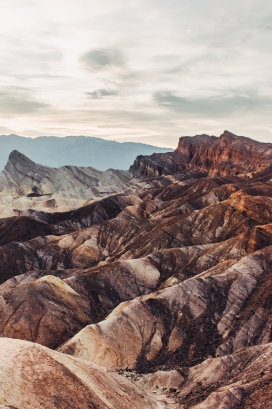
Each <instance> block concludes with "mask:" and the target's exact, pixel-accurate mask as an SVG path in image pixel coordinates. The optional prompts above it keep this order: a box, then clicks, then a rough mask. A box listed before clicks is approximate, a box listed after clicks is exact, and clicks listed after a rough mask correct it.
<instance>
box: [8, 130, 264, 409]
mask: <svg viewBox="0 0 272 409" xmlns="http://www.w3.org/2000/svg"><path fill="white" fill-rule="evenodd" d="M271 165H272V145H271V144H261V143H259V142H255V141H253V140H250V139H248V138H243V137H238V136H235V135H233V134H231V133H229V132H224V134H223V135H222V136H221V137H220V138H216V137H210V136H207V135H204V136H196V137H193V138H189V137H186V138H181V139H180V142H179V145H178V148H177V150H176V151H175V152H173V153H165V154H157V155H152V156H151V157H144V156H141V157H138V158H137V159H136V161H135V163H134V165H133V166H132V167H131V168H130V172H131V173H132V174H133V179H132V180H131V181H128V183H127V181H126V180H124V181H123V180H122V182H126V183H127V188H126V189H123V191H122V193H116V192H115V194H112V195H110V196H109V197H105V198H101V200H99V201H96V202H95V203H93V204H89V205H87V206H85V207H82V208H79V209H77V210H72V211H68V212H62V213H60V212H51V213H47V212H45V211H42V212H37V211H35V210H32V211H26V213H24V215H19V216H17V217H11V218H6V219H2V220H1V225H0V240H1V243H0V244H1V246H0V260H1V263H0V280H1V283H2V284H1V285H0V311H1V312H0V334H1V336H2V337H3V340H2V341H1V350H3V351H4V352H3V357H2V361H3V362H4V364H3V365H4V366H3V368H4V370H3V375H1V377H0V384H1V388H0V404H2V405H3V407H9V408H11V407H15V408H17V406H16V405H19V406H18V408H17V409H19V408H20V409H22V408H33V409H34V408H35V409H36V408H42V407H46V408H50V409H51V408H59V407H63V408H73V409H74V408H78V409H79V408H81V409H82V408H111V409H113V408H116V409H117V408H132V407H133V408H134V407H135V408H138V407H139V408H143V407H144V408H173V409H174V408H181V409H193V408H195V409H204V408H205V409H206V408H210V409H218V408H220V409H223V408H224V409H225V408H226V409H229V408H231V409H238V408H239V409H240V408H243V409H249V408H250V409H253V408H254V409H255V408H256V409H267V408H268V407H270V404H271V402H272V395H271V383H272V355H271V354H272V344H271V340H272V278H271V277H272V166H271ZM29 166H30V168H31V166H34V165H31V164H30V165H29ZM29 171H30V172H31V169H30V170H29ZM12 172H13V170H12V169H10V170H9V174H12ZM122 177H123V176H122ZM131 177H132V176H131ZM86 178H87V176H86ZM88 183H89V182H88ZM29 186H30V187H31V184H30V185H29ZM132 187H133V188H132ZM10 338H13V340H12V341H10V340H9V339H10ZM20 340H21V341H20ZM39 344H40V345H39ZM52 349H53V350H54V351H52ZM11 350H12V353H11ZM2 361H1V359H0V362H2ZM25 367H26V368H31V374H32V376H31V377H26V378H25V376H22V375H21V372H20V369H19V368H25ZM49 368H50V371H51V378H52V382H51V383H48V382H46V379H47V376H48V375H47V373H48V371H49ZM27 370H29V369H27ZM67 371H69V376H68V372H67ZM67 377H68V378H67ZM38 378H39V379H40V380H41V381H39V384H38V383H37V382H38V381H37V379H38ZM71 380H72V381H71ZM13 382H15V383H16V388H15V390H14V391H12V392H11V390H10V389H9V385H10V384H11V383H13ZM56 382H60V384H61V385H63V386H62V387H61V389H62V390H61V391H60V390H56V388H55V386H54V385H55V384H56ZM98 385H99V386H98ZM101 385H102V386H101ZM75 389H77V390H78V391H79V398H78V399H76V400H73V399H74V396H72V395H74V393H75V392H74V391H75ZM52 391H53V392H52ZM52 393H53V395H52ZM70 395H71V399H69V396H70ZM34 396H38V398H36V399H35V398H34ZM52 396H53V397H54V398H52ZM16 402H19V403H16Z"/></svg>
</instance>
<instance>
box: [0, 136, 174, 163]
mask: <svg viewBox="0 0 272 409" xmlns="http://www.w3.org/2000/svg"><path fill="white" fill-rule="evenodd" d="M13 150H18V151H20V152H21V153H23V154H24V155H26V156H27V157H29V158H30V159H32V160H34V161H35V162H36V163H41V164H43V165H46V166H51V167H60V166H65V165H74V166H92V167H94V168H96V169H98V170H107V169H109V168H113V169H123V170H127V169H129V167H130V165H131V164H132V163H133V162H134V159H135V158H136V156H138V155H151V154H152V153H154V152H156V153H164V152H171V151H173V149H170V148H159V147H157V146H152V145H146V144H143V143H134V142H123V143H119V142H114V141H107V140H104V139H100V138H93V137H89V136H66V137H63V138H59V137H55V136H40V137H38V138H25V137H22V136H18V135H1V136H0V170H2V169H3V168H4V166H5V165H6V163H7V160H8V157H9V154H10V153H11V151H13Z"/></svg>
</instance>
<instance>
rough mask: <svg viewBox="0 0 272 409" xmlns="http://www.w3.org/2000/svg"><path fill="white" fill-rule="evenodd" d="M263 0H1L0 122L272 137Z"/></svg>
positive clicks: (104, 131) (170, 143)
mask: <svg viewBox="0 0 272 409" xmlns="http://www.w3.org/2000/svg"><path fill="white" fill-rule="evenodd" d="M271 44H272V2H271V0H258V1H257V0H235V1H234V0H228V1H223V0H206V1H203V0H167V1H166V0H148V1H144V0H100V1H97V0H96V1H94V0H69V1H67V0H39V1H37V0H8V1H6V0H0V134H11V133H16V134H19V135H23V136H28V137H35V136H40V135H48V136H49V135H55V136H66V135H86V136H94V137H99V138H104V139H109V140H116V141H119V142H124V141H134V142H143V143H149V144H153V145H158V146H165V147H176V145H177V142H178V138H179V137H180V136H185V135H195V134H203V133H205V134H213V135H216V136H219V135H220V134H221V133H222V132H223V131H224V130H225V129H227V130H229V131H231V132H233V133H235V134H237V135H244V136H249V137H251V138H254V139H256V140H260V141H264V142H272V92H271V91H272V46H271Z"/></svg>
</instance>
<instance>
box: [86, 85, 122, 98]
mask: <svg viewBox="0 0 272 409" xmlns="http://www.w3.org/2000/svg"><path fill="white" fill-rule="evenodd" d="M85 94H86V95H87V98H90V99H101V98H107V97H114V96H116V95H118V94H119V92H118V91H117V90H115V89H105V88H104V89H97V90H95V91H92V92H85Z"/></svg>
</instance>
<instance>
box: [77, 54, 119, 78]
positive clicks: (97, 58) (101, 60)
mask: <svg viewBox="0 0 272 409" xmlns="http://www.w3.org/2000/svg"><path fill="white" fill-rule="evenodd" d="M80 61H81V62H82V63H83V65H84V67H85V69H87V70H89V71H92V72H97V71H103V70H108V69H112V68H113V67H117V68H120V67H124V65H125V62H124V58H123V55H122V53H121V51H119V50H118V49H116V48H101V49H94V50H91V51H88V52H87V53H85V54H83V55H82V56H81V58H80Z"/></svg>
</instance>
